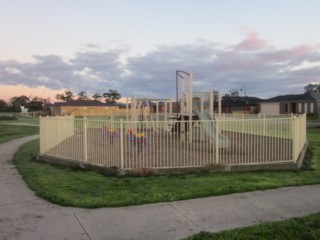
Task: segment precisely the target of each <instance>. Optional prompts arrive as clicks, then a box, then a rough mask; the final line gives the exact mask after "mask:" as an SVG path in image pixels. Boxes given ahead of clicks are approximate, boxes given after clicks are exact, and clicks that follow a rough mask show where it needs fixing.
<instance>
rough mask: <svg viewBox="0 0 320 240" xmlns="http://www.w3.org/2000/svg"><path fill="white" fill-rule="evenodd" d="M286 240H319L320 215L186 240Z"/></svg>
mask: <svg viewBox="0 0 320 240" xmlns="http://www.w3.org/2000/svg"><path fill="white" fill-rule="evenodd" d="M223 239H226V240H260V239H261V240H288V239H297V240H298V239H302V240H303V239H305V240H318V239H320V213H317V214H312V215H309V216H307V217H302V218H292V219H289V220H285V221H280V222H272V223H263V224H259V225H256V226H251V227H245V228H237V229H233V230H227V231H222V232H218V233H208V232H201V233H199V234H196V235H194V236H191V237H189V238H186V240H223Z"/></svg>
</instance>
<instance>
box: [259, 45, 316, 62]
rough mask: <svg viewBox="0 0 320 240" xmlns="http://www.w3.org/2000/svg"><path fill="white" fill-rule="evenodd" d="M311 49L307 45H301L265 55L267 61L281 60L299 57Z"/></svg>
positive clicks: (311, 49)
mask: <svg viewBox="0 0 320 240" xmlns="http://www.w3.org/2000/svg"><path fill="white" fill-rule="evenodd" d="M312 51H313V48H312V47H311V46H309V45H301V46H298V47H295V48H291V49H285V50H279V51H274V52H271V53H268V54H266V55H265V60H267V61H268V62H282V61H286V60H290V59H294V58H299V57H301V56H304V55H306V54H309V53H310V52H312Z"/></svg>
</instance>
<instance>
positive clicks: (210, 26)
mask: <svg viewBox="0 0 320 240" xmlns="http://www.w3.org/2000/svg"><path fill="white" fill-rule="evenodd" d="M319 13H320V1H319V0H306V1H301V0H281V1H279V0H268V1H262V0H241V1H240V0H239V1H236V0H170V1H169V0H77V1H73V0H28V1H25V0H10V1H7V0H0V99H4V100H6V101H8V100H9V99H10V98H11V97H13V96H20V95H22V94H24V95H27V96H31V97H33V96H38V97H43V98H47V97H50V98H51V100H52V102H54V101H56V99H55V97H54V96H55V95H56V94H57V93H62V92H63V91H64V90H65V89H68V90H71V91H73V92H74V93H75V94H77V93H79V92H80V91H86V92H87V93H88V94H89V95H93V94H95V93H100V94H102V93H105V92H108V90H109V89H115V90H117V91H118V92H119V93H120V94H121V95H122V96H123V97H137V98H142V97H148V98H161V99H163V98H172V99H175V97H176V93H175V92H176V70H183V71H186V72H190V71H192V75H193V91H195V92H208V91H209V90H211V89H212V90H216V91H221V93H222V94H225V93H228V92H229V91H230V90H233V89H236V90H239V91H240V90H243V91H240V94H242V95H243V94H244V93H246V95H248V96H255V97H261V98H270V97H274V96H277V95H283V94H299V93H303V91H304V86H305V85H307V84H308V83H309V82H315V83H320V14H319ZM187 87H188V86H187ZM179 89H181V82H180V80H179Z"/></svg>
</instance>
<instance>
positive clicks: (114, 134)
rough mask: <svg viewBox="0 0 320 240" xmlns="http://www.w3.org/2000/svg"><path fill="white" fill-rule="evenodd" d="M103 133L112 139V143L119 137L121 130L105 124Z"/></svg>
mask: <svg viewBox="0 0 320 240" xmlns="http://www.w3.org/2000/svg"><path fill="white" fill-rule="evenodd" d="M102 130H103V134H104V136H106V137H107V138H109V140H110V144H113V143H114V138H116V137H119V132H118V130H117V129H115V128H109V127H107V126H105V125H103V126H102Z"/></svg>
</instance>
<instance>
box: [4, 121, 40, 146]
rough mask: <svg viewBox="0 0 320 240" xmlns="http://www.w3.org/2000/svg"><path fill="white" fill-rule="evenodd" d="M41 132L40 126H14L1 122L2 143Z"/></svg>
mask: <svg viewBox="0 0 320 240" xmlns="http://www.w3.org/2000/svg"><path fill="white" fill-rule="evenodd" d="M38 133H39V127H32V126H13V125H6V124H2V122H1V123H0V143H3V142H7V141H10V140H13V139H16V138H21V137H25V136H29V135H33V134H38Z"/></svg>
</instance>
